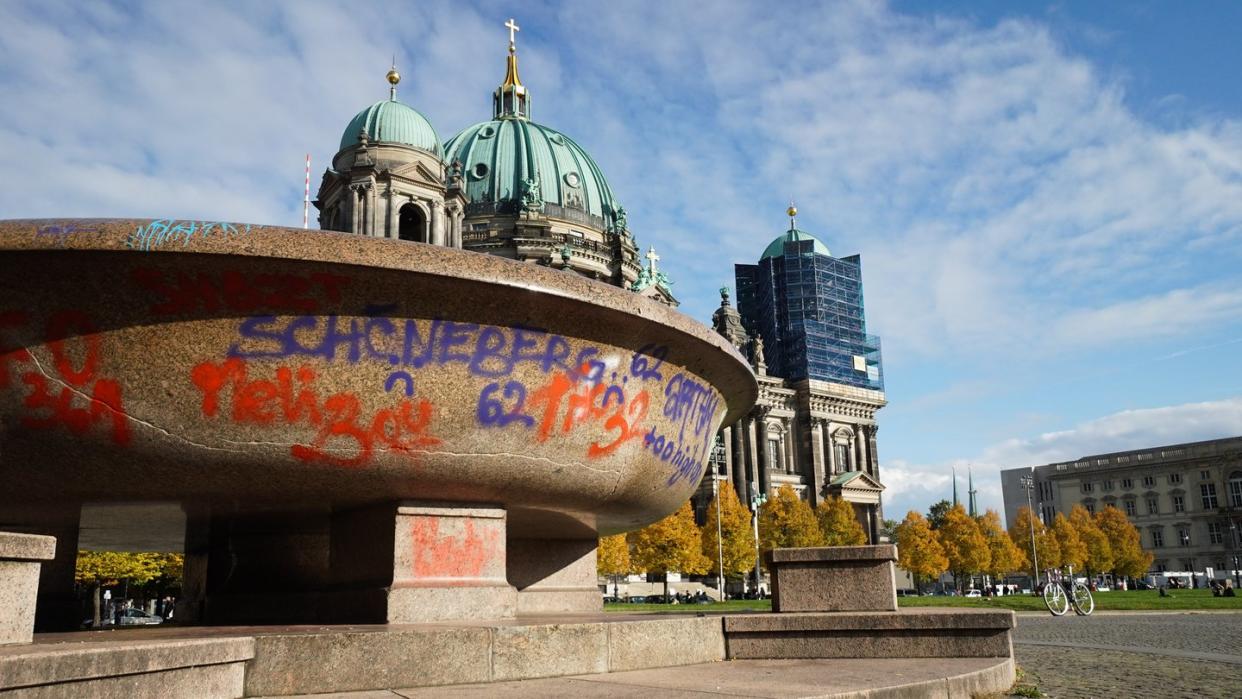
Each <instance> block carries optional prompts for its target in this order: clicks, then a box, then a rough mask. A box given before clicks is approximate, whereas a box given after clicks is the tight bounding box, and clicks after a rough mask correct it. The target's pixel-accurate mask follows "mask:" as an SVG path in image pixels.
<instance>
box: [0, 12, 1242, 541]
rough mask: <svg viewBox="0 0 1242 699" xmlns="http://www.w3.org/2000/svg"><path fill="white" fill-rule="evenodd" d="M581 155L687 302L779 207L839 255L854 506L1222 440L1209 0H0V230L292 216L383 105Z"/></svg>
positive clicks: (1224, 129) (1226, 68) (1236, 56)
mask: <svg viewBox="0 0 1242 699" xmlns="http://www.w3.org/2000/svg"><path fill="white" fill-rule="evenodd" d="M510 16H516V18H517V20H518V23H519V24H520V25H521V26H522V31H521V32H520V34H519V37H518V46H519V55H520V60H521V72H522V77H523V80H524V81H525V82H526V83H527V85H528V86H529V88H530V90H531V93H532V108H533V115H534V117H535V120H536V121H539V122H542V123H545V124H548V125H550V126H553V127H555V128H557V129H559V130H561V131H564V132H565V133H567V134H569V135H570V136H572V137H573V138H575V140H577V141H578V142H579V143H581V144H582V145H583V146H584V147H585V148H586V149H587V150H588V151H589V152H590V153H592V154H593V155H594V156H595V158H596V160H597V161H598V162H599V164H600V166H601V167H602V168H603V170H604V172H605V173H606V175H607V176H608V178H609V181H610V183H611V184H612V187H613V189H614V191H615V192H616V194H617V195H618V197H619V199H620V200H621V202H622V203H624V204H625V206H626V209H627V211H628V212H629V220H630V224H631V226H632V227H633V228H634V230H635V231H636V232H637V235H638V239H639V242H640V243H641V244H643V245H644V246H645V245H648V244H653V245H655V246H656V247H657V249H659V251H660V253H661V255H662V257H663V262H662V267H663V268H665V269H666V270H667V271H668V272H669V273H670V274H671V276H672V277H673V279H674V281H675V282H676V285H675V287H674V290H675V292H676V293H677V295H678V296H679V298H680V299H681V301H682V303H683V305H682V310H684V311H685V312H687V313H688V314H690V315H692V316H695V317H697V318H699V319H701V320H706V319H707V318H709V317H710V314H711V312H712V310H713V309H714V308H715V307H716V305H717V304H718V302H719V299H718V296H717V294H716V289H717V288H718V287H719V286H720V285H721V284H725V283H727V284H729V285H730V286H731V285H732V266H733V263H735V262H753V261H754V260H755V259H756V258H757V257H758V255H759V253H760V252H761V251H762V250H763V248H764V246H765V245H766V244H767V242H768V241H769V240H771V239H772V238H773V237H775V236H776V235H777V234H779V233H780V232H781V231H782V230H783V228H784V226H785V223H786V220H785V218H784V215H783V210H784V208H785V206H786V204H787V202H788V200H789V198H790V197H791V196H792V197H794V198H796V200H797V202H798V206H799V209H800V210H801V214H800V215H799V227H801V228H804V229H805V230H808V231H810V232H812V233H814V234H816V235H817V236H818V237H819V238H820V239H821V240H823V241H824V242H825V243H826V244H827V245H828V246H829V248H831V249H832V251H833V253H834V254H837V255H842V256H844V255H851V254H855V253H858V254H861V255H862V259H863V275H864V284H865V290H866V302H867V311H868V322H869V326H870V327H869V330H870V331H872V332H875V333H878V334H879V335H881V336H882V337H883V341H884V351H885V357H884V360H885V379H886V384H887V393H888V398H889V401H890V404H889V406H888V407H887V408H885V409H884V410H883V411H882V412H881V413H880V426H881V428H880V433H879V434H880V444H879V450H880V456H881V460H882V469H883V470H882V478H883V480H884V482H885V483H886V485H887V486H888V491H887V495H886V497H887V500H886V514H888V515H889V516H890V517H900V516H902V515H903V514H904V512H905V511H906V510H907V509H910V508H917V509H926V507H927V505H928V504H930V503H931V502H932V501H934V500H935V499H938V498H939V497H942V496H945V495H947V494H948V493H949V492H950V489H951V485H950V479H949V470H950V467H951V466H955V465H956V466H958V467H959V471H964V470H965V468H966V467H967V466H968V465H969V466H971V467H973V469H974V471H975V481H976V485H977V486H978V487H979V490H980V499H981V502H982V503H983V504H984V505H985V506H988V507H995V508H997V509H1000V491H999V482H998V477H997V471H998V470H999V469H1000V468H1009V467H1015V466H1027V465H1034V464H1040V463H1046V462H1049V461H1054V460H1060V459H1069V458H1075V457H1077V456H1081V455H1084V454H1089V453H1095V452H1102V451H1109V450H1120V449H1128V448H1141V447H1144V446H1152V445H1156V444H1161V443H1168V442H1178V441H1191V440H1198V439H1210V438H1215V437H1222V436H1227V435H1237V434H1242V274H1240V273H1239V269H1242V266H1240V265H1242V84H1240V83H1239V82H1238V80H1237V75H1236V71H1237V66H1239V65H1242V47H1240V43H1242V42H1238V41H1237V36H1239V34H1240V33H1242V5H1239V4H1237V3H1232V2H1196V3H1171V2H1170V3H1157V2H1124V3H1104V2H1092V3H1037V2H1026V3H996V2H979V3H944V4H941V3H927V2H893V3H890V4H884V3H867V2H841V3H823V4H812V3H795V2H788V3H770V2H769V3H760V2H754V3H728V2H720V3H710V4H707V3H697V2H693V3H692V2H679V1H671V2H670V1H667V0H665V1H662V2H650V3H643V2H634V3H629V2H626V3H588V2H582V3H578V2H574V3H564V4H561V3H546V2H543V3H541V2H527V3H521V4H508V3H499V2H480V3H467V2H442V3H436V2H419V3H392V4H386V3H379V2H374V3H352V4H349V5H344V4H338V3H317V2H297V3H292V2H290V3H235V4H229V3H201V2H194V3H182V2H159V3H154V2H153V3H115V4H109V3H90V4H87V3H58V4H51V3H48V4H41V3H23V2H6V3H2V4H0V26H4V27H6V29H5V31H4V32H0V104H3V105H4V107H3V109H0V153H3V154H4V156H3V158H4V161H3V162H4V165H5V167H3V168H0V216H3V217H6V218H10V217H27V216H137V217H156V216H159V217H177V218H205V219H213V220H234V221H247V222H256V223H283V224H289V225H297V224H298V223H299V222H300V220H301V197H302V167H303V157H304V154H305V153H306V152H308V151H309V152H310V153H311V155H312V158H313V166H314V168H315V174H314V175H313V178H312V179H313V180H314V181H315V182H316V183H317V181H318V178H319V173H321V172H322V170H323V167H324V166H325V165H326V164H327V163H328V162H329V160H330V158H331V156H332V154H333V152H334V151H335V148H336V145H337V142H338V140H339V138H340V132H341V130H342V129H343V128H344V126H345V124H346V123H347V122H348V121H349V119H350V117H351V116H352V115H353V114H354V113H355V112H357V111H358V110H359V109H361V108H362V107H364V106H366V105H367V104H369V103H371V102H373V101H375V100H377V99H381V98H383V97H384V96H386V94H387V90H386V87H387V86H386V84H385V83H384V80H383V76H384V73H385V71H386V70H387V68H388V62H389V60H390V57H391V55H392V54H393V53H394V52H395V53H396V54H397V61H398V64H399V67H400V68H401V71H402V73H403V75H404V78H405V79H404V80H403V82H402V84H401V88H400V98H401V99H402V101H405V102H406V103H407V104H411V105H412V106H415V107H416V108H418V109H419V110H421V111H422V112H423V113H425V114H426V115H427V116H428V117H429V118H430V119H431V122H432V124H434V125H435V127H436V129H437V131H438V132H439V134H440V137H441V139H442V140H447V139H448V138H449V137H451V136H452V135H453V134H454V133H456V132H457V131H458V130H460V129H462V128H464V127H466V126H468V125H470V124H472V123H474V122H477V121H482V120H485V119H487V118H489V117H490V109H491V97H490V95H491V90H492V89H493V88H494V87H495V85H496V84H497V83H498V82H499V80H500V79H501V77H502V75H503V61H504V52H505V42H506V40H507V33H506V31H505V29H504V28H503V26H502V24H503V22H504V21H505V19H507V18H508V17H510Z"/></svg>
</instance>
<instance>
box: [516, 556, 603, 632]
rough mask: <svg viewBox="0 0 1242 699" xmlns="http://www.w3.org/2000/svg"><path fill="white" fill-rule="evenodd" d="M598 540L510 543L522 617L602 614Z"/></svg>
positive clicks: (518, 608) (519, 610)
mask: <svg viewBox="0 0 1242 699" xmlns="http://www.w3.org/2000/svg"><path fill="white" fill-rule="evenodd" d="M597 542H598V540H597V539H510V540H509V561H508V562H509V582H511V583H513V586H514V587H516V588H517V590H518V598H517V605H518V606H517V611H518V613H519V614H548V613H557V612H599V611H601V610H602V609H603V603H604V599H603V595H601V594H600V592H599V583H598V573H597V572H596V568H595V554H596V547H597V545H598V543H597Z"/></svg>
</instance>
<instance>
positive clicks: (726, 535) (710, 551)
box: [703, 484, 755, 592]
mask: <svg viewBox="0 0 1242 699" xmlns="http://www.w3.org/2000/svg"><path fill="white" fill-rule="evenodd" d="M718 497H719V499H720V543H721V545H720V547H719V549H718V548H717V546H716V541H717V537H716V529H717V527H716V500H712V501H711V503H710V504H709V505H708V506H707V521H706V522H704V524H703V555H704V556H706V557H707V559H708V565H709V566H710V567H709V568H708V570H709V571H711V572H712V573H719V572H720V571H719V570H718V569H719V568H720V559H721V558H723V559H724V576H725V577H726V578H728V577H734V578H737V577H740V576H743V575H745V574H746V572H747V571H749V570H753V569H754V567H755V539H754V533H753V532H752V531H751V529H750V510H747V509H746V508H745V507H744V506H743V505H742V501H741V500H738V499H737V492H736V491H735V490H733V488H732V487H730V486H729V485H727V484H724V485H722V486H721V487H720V495H719V496H718ZM722 592H723V591H722Z"/></svg>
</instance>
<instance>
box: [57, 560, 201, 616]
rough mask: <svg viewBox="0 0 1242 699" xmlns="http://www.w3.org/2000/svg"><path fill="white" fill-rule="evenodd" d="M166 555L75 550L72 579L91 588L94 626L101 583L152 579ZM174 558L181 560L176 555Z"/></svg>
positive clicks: (113, 583)
mask: <svg viewBox="0 0 1242 699" xmlns="http://www.w3.org/2000/svg"><path fill="white" fill-rule="evenodd" d="M165 555H166V554H158V553H128V552H124V551H78V558H77V561H76V564H75V566H74V571H73V578H74V580H76V581H77V582H78V584H80V585H86V586H88V587H90V588H91V597H92V599H93V600H94V606H95V614H94V628H99V622H100V621H101V619H100V608H101V607H102V606H103V600H102V598H101V597H100V593H101V591H102V590H103V587H104V586H105V585H116V584H118V583H120V582H121V581H122V580H127V581H129V582H131V583H134V584H136V585H141V584H142V583H145V582H147V581H150V580H154V579H155V578H156V577H158V576H159V575H160V574H161V573H162V572H164V569H165V566H166V565H167V562H166V561H165V560H164V559H163V558H162V557H163V556H165ZM171 555H176V557H177V559H181V556H180V555H177V554H171Z"/></svg>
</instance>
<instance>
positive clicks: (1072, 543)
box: [1052, 506, 1094, 570]
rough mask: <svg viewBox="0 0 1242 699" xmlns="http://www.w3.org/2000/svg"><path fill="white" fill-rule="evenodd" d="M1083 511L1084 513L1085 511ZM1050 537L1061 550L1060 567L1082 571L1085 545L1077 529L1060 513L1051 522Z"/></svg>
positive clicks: (1084, 561) (1085, 558) (1084, 560)
mask: <svg viewBox="0 0 1242 699" xmlns="http://www.w3.org/2000/svg"><path fill="white" fill-rule="evenodd" d="M1076 507H1077V506H1076ZM1078 509H1082V508H1081V507H1079V508H1078ZM1083 511H1084V512H1086V510H1083ZM1088 519H1089V518H1088ZM1093 526H1094V525H1093ZM1052 536H1053V537H1054V538H1055V539H1056V540H1057V546H1058V547H1059V548H1060V550H1061V565H1067V566H1074V567H1075V568H1077V569H1079V570H1083V569H1084V568H1085V567H1086V565H1087V544H1086V542H1084V541H1083V538H1082V536H1081V535H1080V534H1079V532H1078V527H1076V526H1074V523H1073V522H1071V521H1070V520H1069V518H1067V517H1066V516H1065V515H1063V514H1061V513H1060V512H1058V513H1057V516H1056V519H1054V520H1053V521H1052Z"/></svg>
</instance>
